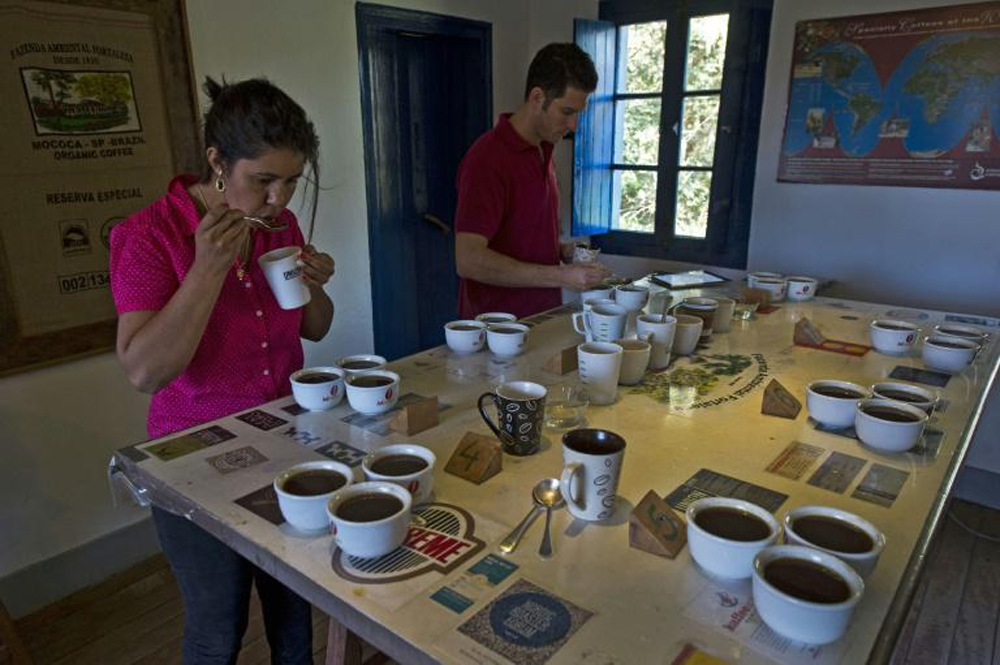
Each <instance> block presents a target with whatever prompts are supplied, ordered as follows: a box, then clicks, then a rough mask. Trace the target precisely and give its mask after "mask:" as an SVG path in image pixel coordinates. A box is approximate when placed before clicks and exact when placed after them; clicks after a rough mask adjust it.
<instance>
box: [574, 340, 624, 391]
mask: <svg viewBox="0 0 1000 665" xmlns="http://www.w3.org/2000/svg"><path fill="white" fill-rule="evenodd" d="M622 355H623V351H622V347H620V346H618V345H617V344H613V343H611V342H585V343H583V344H581V345H580V346H578V347H576V357H577V364H578V365H579V367H580V382H581V383H582V384H583V386H584V388H585V389H586V390H587V395H588V396H589V397H590V403H591V404H600V405H607V404H614V402H615V400H616V399H618V376H619V374H620V372H621V367H622Z"/></svg>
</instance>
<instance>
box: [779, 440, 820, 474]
mask: <svg viewBox="0 0 1000 665" xmlns="http://www.w3.org/2000/svg"><path fill="white" fill-rule="evenodd" d="M825 452H826V448H820V447H819V446H812V445H810V444H808V443H802V442H801V441H793V442H792V443H790V444H788V446H787V447H786V448H785V449H784V450H782V451H781V453H779V454H778V456H777V457H775V458H774V461H773V462H771V463H770V464H769V465H768V466H767V471H769V472H770V473H773V474H776V475H779V476H782V477H783V478H789V479H790V480H798V479H799V478H801V477H802V476H804V475H805V473H806V471H808V470H809V468H810V467H811V466H812V465H813V463H814V462H815V461H816V460H818V459H819V458H820V457H822V456H823V453H825Z"/></svg>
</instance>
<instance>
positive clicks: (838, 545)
mask: <svg viewBox="0 0 1000 665" xmlns="http://www.w3.org/2000/svg"><path fill="white" fill-rule="evenodd" d="M792 528H793V529H795V533H797V534H798V535H799V536H801V537H802V538H804V539H805V540H808V541H809V542H810V543H812V544H814V545H818V546H819V547H823V548H825V549H828V550H833V551H835V552H844V553H846V554H864V553H865V552H871V551H872V549H873V548H874V547H875V541H874V540H872V537H871V536H869V535H868V534H867V533H865V532H864V531H863V530H861V529H859V528H858V527H856V526H854V525H853V524H849V523H848V522H845V521H844V520H839V519H835V518H832V517H824V516H822V515H807V516H803V517H799V518H797V519H796V520H795V521H794V522H792Z"/></svg>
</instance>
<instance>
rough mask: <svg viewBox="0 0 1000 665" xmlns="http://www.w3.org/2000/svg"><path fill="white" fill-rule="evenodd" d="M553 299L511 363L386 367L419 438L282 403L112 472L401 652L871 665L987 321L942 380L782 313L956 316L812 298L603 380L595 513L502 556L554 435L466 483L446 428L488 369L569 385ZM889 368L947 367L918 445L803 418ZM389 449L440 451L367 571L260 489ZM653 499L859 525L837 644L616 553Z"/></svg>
mask: <svg viewBox="0 0 1000 665" xmlns="http://www.w3.org/2000/svg"><path fill="white" fill-rule="evenodd" d="M690 293H691V292H681V294H680V295H689V294H690ZM708 294H709V293H706V295H708ZM676 297H677V296H676V295H675V299H676ZM572 309H573V307H572V306H569V305H568V306H564V307H563V308H560V309H557V310H553V311H551V312H547V313H544V314H541V315H538V316H536V317H532V318H531V319H528V323H531V324H533V328H532V331H531V337H530V343H529V350H528V351H527V352H526V353H525V354H523V355H521V356H519V357H517V358H514V359H502V358H498V357H496V356H493V355H492V354H490V353H489V352H488V351H486V350H484V351H482V352H480V353H477V354H473V355H469V356H458V355H455V354H453V353H451V352H450V351H449V350H448V349H447V347H438V348H435V349H431V350H429V351H426V352H423V353H420V354H417V355H414V356H410V357H407V358H402V359H400V360H398V361H396V362H394V363H392V364H391V365H390V368H391V369H393V370H394V371H396V372H398V373H399V374H400V375H401V376H402V391H401V392H402V394H403V395H404V398H403V400H404V401H405V400H407V399H413V397H409V398H408V397H406V395H409V394H414V395H419V396H424V397H430V396H436V397H437V398H438V400H439V408H440V411H439V414H440V424H439V425H437V426H436V427H433V428H431V429H428V430H426V431H423V432H421V433H419V434H416V435H413V436H403V435H401V434H397V433H395V432H392V431H390V430H389V428H388V422H389V420H390V419H391V417H392V414H390V415H389V416H388V417H382V418H364V417H362V416H360V415H359V414H356V413H355V412H354V411H352V410H351V408H350V407H349V406H348V405H347V402H346V400H345V401H344V403H342V404H341V405H340V406H338V407H336V408H335V409H333V410H330V411H325V412H301V413H300V412H299V410H298V409H297V407H296V406H295V404H294V402H293V400H292V398H291V397H288V398H284V399H280V400H276V401H274V402H271V403H268V404H265V405H263V406H261V407H259V408H258V409H254V410H252V411H250V412H245V413H244V414H236V415H234V416H230V417H227V418H222V419H220V420H218V421H214V422H212V423H208V424H206V425H203V426H200V427H197V428H194V429H193V430H189V431H188V432H183V433H180V434H175V435H171V436H170V437H167V438H165V439H160V440H156V441H151V442H146V443H141V444H137V445H134V446H129V447H127V448H123V449H121V450H119V451H118V452H117V453H116V455H115V460H114V464H115V465H116V466H117V467H118V468H119V469H120V470H121V472H122V473H123V474H124V475H125V477H126V478H127V479H128V480H129V481H130V482H131V483H132V484H133V485H135V486H137V487H139V488H141V489H142V490H143V491H144V493H145V494H146V495H147V496H149V497H150V498H151V499H152V501H153V502H154V503H156V504H157V505H160V506H163V507H165V508H167V509H169V510H172V511H174V512H177V513H180V514H183V515H186V516H187V517H189V518H190V519H192V520H193V521H195V522H196V523H197V524H199V525H201V526H202V527H204V528H205V529H207V530H208V531H209V532H211V533H212V534H214V535H215V536H216V537H218V538H219V539H221V540H223V541H224V542H226V543H227V544H229V545H230V546H232V547H233V548H235V549H236V550H237V551H239V552H240V553H242V554H243V555H244V556H246V557H247V558H248V559H250V560H251V561H253V562H254V563H256V564H257V565H259V566H261V567H262V568H264V569H265V570H267V571H268V572H270V573H271V574H273V575H274V576H275V577H277V578H278V579H280V580H282V581H284V582H285V583H286V584H287V585H289V586H290V587H291V588H293V589H295V590H296V591H297V592H299V593H300V594H301V595H302V596H303V597H305V598H307V599H308V600H309V601H310V602H312V603H313V604H314V605H316V606H317V607H319V608H320V609H322V610H323V611H325V612H326V613H328V614H329V615H330V616H331V617H333V618H335V619H336V620H338V621H339V622H341V623H342V624H343V625H344V626H346V628H348V629H349V630H351V631H353V632H354V633H356V634H358V635H360V636H361V637H362V638H364V639H365V640H366V641H368V642H370V643H372V644H373V645H375V646H376V647H378V648H379V649H380V650H382V651H383V652H384V653H386V654H388V655H389V656H391V657H392V658H394V659H395V660H397V661H399V662H401V663H407V664H408V663H425V662H443V663H506V662H514V663H521V662H525V663H530V662H539V663H541V662H551V663H589V664H592V665H596V664H604V663H644V664H645V663H657V664H659V663H678V664H681V663H700V662H709V661H703V660H700V658H701V653H702V652H703V653H704V654H709V655H711V656H714V657H715V658H717V659H719V660H721V661H723V662H740V663H769V662H781V663H799V662H803V663H804V662H810V663H834V662H838V663H851V664H853V663H865V662H877V663H884V662H887V661H888V659H889V656H890V654H891V652H892V647H893V644H894V643H895V639H896V637H897V636H898V633H899V629H900V628H901V625H902V622H903V619H904V618H905V616H906V611H907V607H908V605H909V601H910V598H911V597H912V594H913V591H914V588H915V583H916V577H917V575H918V574H919V571H920V569H921V567H922V563H923V560H924V557H925V554H926V551H927V547H928V544H929V541H930V539H931V537H932V536H933V534H934V532H935V530H936V529H937V527H938V526H939V525H940V523H941V520H942V519H943V516H944V513H945V510H946V508H947V502H948V495H949V493H950V490H951V487H952V484H953V482H954V480H955V476H956V474H957V472H958V467H959V466H960V464H961V461H962V459H963V458H964V456H965V453H966V451H967V448H968V445H969V441H970V439H971V437H972V433H973V431H974V430H975V427H976V424H977V422H978V419H979V414H980V412H981V410H982V406H983V402H984V400H985V395H986V393H987V392H988V389H989V387H990V385H991V382H992V381H993V378H994V375H995V374H996V371H997V365H998V350H997V344H996V328H995V326H996V325H997V322H996V321H995V320H992V319H988V320H987V319H983V320H981V321H980V323H981V324H983V325H984V329H985V330H987V331H989V332H992V333H993V334H992V335H991V337H990V339H989V341H988V343H987V345H986V346H985V347H984V349H983V351H982V352H981V353H980V355H979V356H978V358H977V359H976V361H975V362H974V364H973V365H972V366H971V367H969V368H967V369H966V370H965V371H964V372H962V373H960V374H957V375H953V376H951V377H942V376H940V375H934V374H921V373H917V374H913V370H924V369H925V368H924V367H923V363H922V361H921V359H920V356H919V350H915V351H914V352H913V353H912V354H910V355H907V356H903V357H892V356H886V355H882V354H879V353H877V352H875V351H874V350H871V351H868V352H867V353H865V354H864V355H861V356H857V355H849V354H846V353H838V352H835V351H824V350H818V349H810V348H805V347H800V346H795V345H793V342H792V331H793V326H794V324H795V323H796V321H798V320H799V319H800V318H802V317H808V318H809V319H810V320H812V321H813V322H814V323H815V324H817V325H818V327H819V328H820V329H821V330H822V332H823V333H824V334H825V335H826V337H827V338H830V339H833V340H840V341H845V342H850V343H855V344H860V345H866V344H868V343H869V339H868V324H869V323H870V321H871V320H872V319H873V318H876V317H893V318H902V319H906V320H910V321H913V322H915V323H917V324H919V325H920V326H921V327H922V328H923V329H924V331H925V332H929V331H930V330H931V329H932V328H933V326H934V325H935V324H937V323H941V322H943V321H945V320H946V317H948V318H949V319H951V320H965V319H966V317H956V316H952V315H946V314H945V313H942V312H932V311H919V310H915V309H909V308H899V307H893V306H887V305H875V304H869V303H861V302H853V301H843V300H831V299H824V298H818V299H816V300H814V301H811V302H806V303H788V302H785V303H780V304H779V306H778V308H777V309H775V310H774V311H772V312H770V313H766V314H758V315H757V316H756V318H754V319H753V320H749V321H735V320H734V321H733V322H732V329H731V331H730V332H728V333H716V334H715V335H713V337H712V339H711V343H710V344H709V345H708V346H707V347H706V348H703V349H700V350H699V351H698V352H697V355H696V356H695V357H693V358H682V359H678V360H676V361H675V362H674V363H673V364H672V365H671V367H670V368H669V369H668V370H667V371H666V372H663V373H661V374H659V375H654V374H650V373H647V376H646V379H645V382H644V384H643V385H641V386H638V387H624V386H621V387H619V399H618V401H617V403H616V404H614V405H612V406H605V407H597V406H591V407H589V408H588V409H587V410H586V426H589V427H598V428H604V429H609V430H612V431H614V432H617V433H619V434H621V435H622V436H624V437H625V439H626V440H627V449H626V453H625V459H624V462H623V469H622V477H621V485H620V489H619V496H620V499H619V502H618V509H617V511H616V514H615V516H614V518H613V519H612V520H611V521H610V522H609V523H585V522H578V521H574V520H573V518H572V517H571V516H570V515H569V513H568V512H567V511H566V510H565V509H563V510H559V511H557V512H556V513H555V514H554V515H553V541H554V546H555V556H554V557H553V558H551V559H548V560H544V559H542V558H540V557H539V556H538V554H537V550H538V546H539V542H540V540H541V531H542V522H543V520H539V522H538V523H536V525H535V526H534V527H533V529H532V530H531V531H529V532H528V534H527V536H526V537H525V538H524V540H523V541H522V543H521V546H520V548H519V549H518V550H517V551H516V552H514V553H513V554H510V555H501V554H499V552H498V550H497V544H498V542H499V541H500V539H502V538H503V536H504V535H506V533H507V532H509V531H510V529H511V528H513V527H514V526H515V525H516V524H517V523H518V522H519V521H520V519H521V518H522V517H523V516H524V514H525V513H526V512H527V511H528V509H529V508H530V507H531V488H532V486H533V485H534V484H535V483H537V482H538V481H539V480H541V479H543V478H548V477H559V475H560V471H561V468H562V456H561V444H560V437H561V435H562V432H561V431H556V430H551V429H546V431H545V436H544V438H543V444H542V450H541V452H540V453H538V454H536V455H534V456H531V457H526V458H518V457H511V456H504V459H503V470H502V471H501V472H500V473H499V474H498V475H496V476H494V477H493V478H491V479H489V480H488V481H486V482H484V483H483V484H481V485H476V484H473V483H471V482H469V481H466V480H463V479H461V478H459V477H456V476H453V475H451V474H448V473H445V472H444V466H445V463H446V462H447V460H448V459H449V457H450V456H451V454H452V452H453V451H454V449H455V447H456V446H457V444H458V442H459V441H460V439H461V438H462V436H463V435H464V434H465V433H466V432H469V431H472V432H476V433H480V434H484V435H485V434H489V432H488V430H487V428H486V425H485V424H484V423H483V422H482V420H481V418H480V416H479V414H478V412H477V411H476V408H475V402H476V399H477V397H478V396H479V395H480V394H481V393H483V392H486V391H489V390H490V389H491V387H493V386H495V385H496V384H497V383H498V382H500V381H508V380H515V379H526V380H531V381H536V382H539V383H542V384H545V385H548V386H552V385H555V384H559V383H565V382H571V381H576V380H577V375H576V372H571V373H567V374H565V375H560V374H557V373H552V372H549V371H546V370H544V369H543V368H542V367H543V365H544V364H545V363H546V361H547V360H549V359H550V358H551V357H552V356H553V355H555V354H556V353H558V352H559V351H561V350H563V349H565V348H567V347H570V346H572V345H574V344H578V343H580V342H581V341H582V339H581V337H580V336H579V335H577V334H576V333H574V332H573V329H572V326H571V322H570V316H569V313H570V312H571V311H572ZM918 349H919V347H918ZM345 351H346V350H345ZM900 368H901V369H900ZM907 368H912V369H907ZM900 373H902V374H903V375H904V376H908V377H909V378H911V379H915V380H914V381H913V382H917V383H919V384H920V385H925V384H923V383H920V381H930V382H932V383H933V382H935V381H936V382H942V381H945V380H946V381H947V383H946V385H943V386H936V387H935V388H934V389H935V390H937V391H939V393H940V396H941V398H942V402H943V408H941V409H938V410H937V411H936V412H935V414H934V416H933V418H932V420H931V422H930V423H929V425H928V434H926V435H925V437H924V441H923V442H922V443H921V444H920V445H919V446H918V449H917V450H916V451H915V452H909V453H902V454H881V453H879V452H877V451H874V450H872V449H869V448H866V447H864V446H862V445H861V443H860V442H859V441H858V440H857V439H855V438H852V437H850V436H844V435H843V434H840V433H832V432H827V431H820V430H818V429H817V428H816V427H815V425H814V423H813V422H812V421H810V419H809V417H808V414H807V411H806V409H805V406H804V404H805V386H806V384H807V383H809V382H810V381H812V380H815V379H820V378H831V379H843V380H848V381H854V382H856V383H860V384H862V385H871V384H872V383H874V382H876V381H879V380H883V379H886V377H888V376H890V375H891V374H896V375H899V374H900ZM771 379H778V380H779V381H780V382H781V383H782V384H783V385H784V386H785V387H786V388H787V389H788V390H789V391H791V392H792V394H793V395H795V396H796V397H798V398H799V399H800V400H801V401H802V403H803V408H802V411H801V412H800V413H799V415H798V417H797V418H795V419H794V420H789V419H784V418H777V417H772V416H767V415H762V414H761V399H762V395H763V391H764V388H765V386H766V385H767V383H768V382H770V380H771ZM403 441H413V442H416V443H419V444H421V445H424V446H427V447H429V448H431V449H432V450H434V452H435V453H436V454H437V457H438V463H437V466H436V471H435V480H434V482H435V504H432V505H431V506H429V507H427V508H425V509H424V510H423V512H421V513H420V514H421V517H422V518H423V519H421V520H417V521H416V522H415V524H416V525H417V527H418V528H419V529H422V530H423V531H419V532H411V534H415V535H412V545H413V546H412V547H403V548H401V549H400V550H397V552H396V553H393V554H390V555H387V556H386V557H383V559H384V561H383V560H379V561H378V562H377V564H375V565H372V564H371V562H364V561H361V562H358V561H353V562H352V561H348V560H343V559H342V557H341V554H340V552H339V551H337V550H336V548H335V546H334V544H333V539H332V536H330V535H329V534H321V535H304V534H302V533H298V532H296V531H295V530H293V529H292V528H290V527H289V526H288V525H287V524H277V523H275V522H280V520H281V518H280V514H278V515H277V516H276V515H275V510H276V507H275V505H274V503H273V500H274V498H273V492H271V491H269V489H268V488H269V486H270V483H271V481H272V480H273V478H274V477H275V476H276V475H277V474H278V473H279V472H280V471H282V470H283V469H286V468H287V467H289V466H291V465H293V464H295V463H298V462H302V461H307V460H314V459H326V458H328V457H331V458H334V459H338V460H340V461H345V462H347V463H348V464H350V465H352V466H353V467H354V468H355V472H356V474H357V475H358V477H359V478H360V471H361V470H360V460H361V457H362V456H363V454H364V453H365V452H367V451H371V450H374V449H376V448H378V447H380V446H382V445H386V444H388V443H398V442H403ZM796 444H798V445H796ZM650 490H652V491H654V492H655V493H656V494H658V495H659V496H660V497H666V498H667V500H668V502H671V503H672V504H673V505H675V506H677V507H678V508H680V509H681V510H682V509H683V507H684V506H685V505H686V501H689V500H692V499H694V498H697V497H699V496H707V495H712V494H718V495H735V496H740V497H746V498H749V499H751V500H754V501H756V502H759V503H762V504H765V505H766V506H767V507H768V508H769V509H771V510H772V511H773V512H774V513H775V515H776V516H777V517H778V518H779V520H780V519H781V518H783V517H784V515H785V513H786V512H788V511H789V510H791V509H792V508H795V507H797V506H800V505H805V504H820V505H827V506H833V507H837V508H841V509H844V510H848V511H850V512H853V513H857V514H859V515H861V516H863V517H864V518H866V519H868V520H870V521H871V522H873V523H874V524H875V525H876V526H878V527H879V528H880V529H881V530H882V531H883V532H884V533H885V535H886V538H887V541H888V544H887V546H886V548H885V551H884V553H883V554H882V558H881V560H880V562H879V564H878V567H877V569H876V570H875V572H874V573H873V574H872V575H871V576H870V577H869V578H868V580H867V581H866V589H865V594H864V597H863V599H862V601H861V603H860V605H859V606H858V608H857V611H856V612H855V615H854V619H853V621H852V624H851V627H850V628H849V631H848V633H847V635H846V636H844V637H843V638H841V639H840V640H839V641H837V642H835V643H833V644H831V645H827V646H825V647H822V648H820V649H815V648H809V647H806V646H804V645H800V644H795V643H788V642H787V641H786V640H783V639H781V638H778V637H777V636H775V635H774V634H773V633H771V632H770V631H769V630H768V629H767V628H766V626H764V625H763V624H761V623H760V622H759V620H758V619H757V618H756V616H755V615H754V613H753V612H752V611H750V607H749V603H750V589H749V582H748V581H747V582H740V583H732V582H722V581H718V580H713V579H710V578H709V577H708V576H707V575H706V574H704V573H703V572H701V571H700V570H699V569H698V568H697V567H696V565H695V564H694V562H693V561H692V559H691V557H690V554H689V553H688V548H685V549H684V550H683V551H681V552H680V554H679V555H678V556H677V557H676V559H673V560H671V559H668V558H663V557H660V556H655V555H653V554H650V553H647V552H645V551H642V550H640V549H636V548H633V547H630V545H629V533H628V523H627V519H628V515H629V513H630V512H631V511H632V509H633V508H634V507H635V505H636V504H638V503H639V502H640V501H641V500H642V498H643V497H644V496H645V495H646V494H647V492H649V491H650ZM470 569H472V570H471V571H470ZM498 598H499V600H498ZM494 601H496V602H494ZM484 608H486V609H485V610H484Z"/></svg>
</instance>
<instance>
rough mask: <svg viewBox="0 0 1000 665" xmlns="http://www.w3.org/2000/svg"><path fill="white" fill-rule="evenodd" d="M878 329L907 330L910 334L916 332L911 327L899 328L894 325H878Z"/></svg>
mask: <svg viewBox="0 0 1000 665" xmlns="http://www.w3.org/2000/svg"><path fill="white" fill-rule="evenodd" d="M875 327H876V328H881V329H882V330H906V331H908V332H916V330H914V329H913V328H910V327H909V326H897V325H896V324H894V323H876V324H875Z"/></svg>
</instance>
